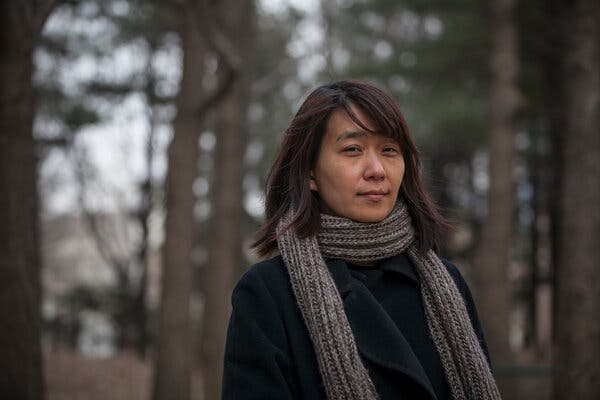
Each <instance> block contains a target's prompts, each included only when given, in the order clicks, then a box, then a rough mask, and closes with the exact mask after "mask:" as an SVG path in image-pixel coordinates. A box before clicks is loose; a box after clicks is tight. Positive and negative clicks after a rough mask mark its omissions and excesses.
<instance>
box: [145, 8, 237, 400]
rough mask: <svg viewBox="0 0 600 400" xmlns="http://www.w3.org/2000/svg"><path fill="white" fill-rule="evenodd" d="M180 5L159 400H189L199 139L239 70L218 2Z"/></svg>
mask: <svg viewBox="0 0 600 400" xmlns="http://www.w3.org/2000/svg"><path fill="white" fill-rule="evenodd" d="M177 4H178V6H179V7H181V8H180V11H181V15H182V22H183V23H182V32H181V37H182V43H183V44H182V47H183V72H182V78H181V83H180V91H179V94H178V95H177V116H176V118H175V121H174V133H173V140H172V142H171V144H170V145H169V154H168V171H167V182H166V185H167V190H166V208H167V210H166V213H167V218H166V226H165V244H164V251H163V277H162V294H161V305H160V317H159V333H158V339H159V340H158V348H157V358H156V365H155V375H154V388H153V399H154V400H162V399H172V398H176V399H181V400H186V399H189V397H190V375H191V360H192V353H191V352H190V348H191V347H192V342H191V326H190V295H191V292H192V268H191V267H192V264H191V263H192V259H191V254H192V246H193V237H194V225H195V218H194V196H193V192H192V186H193V183H194V180H195V179H196V176H197V167H196V165H197V159H198V137H199V134H200V129H201V123H202V117H203V116H204V114H205V112H206V111H207V110H208V109H210V108H211V107H213V106H214V105H215V104H217V103H218V102H219V101H220V100H221V99H222V98H223V97H224V96H225V95H226V94H227V93H228V91H229V90H230V89H231V88H232V86H233V85H234V83H235V80H236V79H237V75H238V71H239V68H240V65H239V57H238V54H237V53H236V52H235V47H233V46H232V45H231V43H230V40H229V38H228V37H227V36H226V35H224V34H223V33H222V32H221V31H220V30H218V29H217V28H216V26H215V21H214V19H215V14H214V13H215V10H214V8H215V6H214V4H213V2H208V1H203V0H186V1H184V2H182V3H177ZM209 47H210V48H211V49H213V50H214V51H215V52H216V53H217V54H218V56H219V69H220V71H222V75H221V76H220V79H219V80H218V82H217V84H216V85H215V86H213V88H212V89H211V90H210V91H209V92H207V91H204V90H202V88H203V87H204V85H203V77H204V74H203V72H204V64H205V55H206V52H207V49H208V48H209Z"/></svg>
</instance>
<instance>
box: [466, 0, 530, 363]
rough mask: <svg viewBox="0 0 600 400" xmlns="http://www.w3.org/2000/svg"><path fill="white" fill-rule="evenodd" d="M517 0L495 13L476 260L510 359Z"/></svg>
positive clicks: (482, 304)
mask: <svg viewBox="0 0 600 400" xmlns="http://www.w3.org/2000/svg"><path fill="white" fill-rule="evenodd" d="M516 7H517V1H516V0H495V1H492V2H491V8H492V31H491V35H492V47H491V49H490V64H489V66H490V70H491V84H490V89H489V146H488V148H489V182H490V187H489V191H488V211H487V217H486V219H485V221H484V225H483V226H482V230H481V242H480V244H479V249H478V251H477V256H476V259H475V270H476V271H477V278H478V282H479V283H480V285H479V289H480V290H479V308H480V310H481V311H480V313H481V318H482V323H483V327H484V329H485V332H486V338H487V341H488V344H489V348H490V352H491V355H492V359H493V360H494V361H495V362H496V363H502V362H507V361H508V360H510V359H511V357H510V347H509V342H508V321H509V319H508V316H509V311H510V297H509V294H510V288H509V285H508V274H507V271H508V265H509V262H510V250H511V238H512V226H513V224H512V220H513V207H514V199H513V197H514V183H513V168H514V158H515V148H514V140H515V133H516V116H517V110H518V107H519V101H520V97H519V96H520V95H519V92H518V89H517V72H518V58H517V57H518V54H517V31H516V20H515V19H516V18H515V14H516Z"/></svg>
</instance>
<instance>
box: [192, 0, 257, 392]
mask: <svg viewBox="0 0 600 400" xmlns="http://www.w3.org/2000/svg"><path fill="white" fill-rule="evenodd" d="M220 7H221V8H220V10H219V11H220V16H221V17H222V19H223V21H222V25H221V26H223V29H224V33H225V35H226V36H227V37H229V38H230V40H231V43H232V45H233V47H234V48H235V49H236V52H237V53H238V54H239V56H240V59H241V60H242V63H247V60H248V57H249V55H250V48H251V46H252V43H251V41H252V36H253V24H254V9H253V4H252V2H251V1H236V0H228V1H223V2H222V3H221V4H220ZM220 75H224V74H220ZM248 78H249V77H248V76H247V75H245V76H241V77H240V79H237V80H236V82H235V83H234V84H233V87H232V88H231V90H230V91H229V92H228V94H227V95H226V97H225V98H224V99H223V100H222V101H221V103H220V104H219V107H218V109H217V120H216V124H217V125H216V131H217V145H216V150H215V167H214V170H213V173H214V176H213V182H214V183H213V187H214V188H213V194H214V195H213V199H212V200H213V210H214V212H213V217H212V218H213V219H212V221H211V225H212V226H211V229H210V232H211V236H210V239H209V255H208V267H207V271H206V273H205V274H204V280H203V291H204V298H205V302H204V317H203V322H202V337H201V355H200V360H201V365H202V371H203V376H204V398H205V399H220V398H221V375H222V371H223V354H224V351H225V336H226V331H227V321H228V320H229V315H230V312H231V307H230V296H231V289H232V287H233V283H234V277H235V276H236V271H237V269H238V268H239V262H240V259H241V243H242V234H241V225H242V213H243V211H242V198H243V193H242V177H243V171H244V169H243V163H244V151H245V148H246V133H247V132H246V129H247V128H246V127H247V123H246V114H247V105H248Z"/></svg>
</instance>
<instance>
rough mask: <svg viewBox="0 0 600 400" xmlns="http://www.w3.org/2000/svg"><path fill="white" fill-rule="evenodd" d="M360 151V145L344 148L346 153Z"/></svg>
mask: <svg viewBox="0 0 600 400" xmlns="http://www.w3.org/2000/svg"><path fill="white" fill-rule="evenodd" d="M359 151H360V147H358V146H348V147H346V148H344V152H346V153H358V152H359Z"/></svg>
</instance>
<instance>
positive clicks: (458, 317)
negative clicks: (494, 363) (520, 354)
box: [277, 199, 500, 400]
mask: <svg viewBox="0 0 600 400" xmlns="http://www.w3.org/2000/svg"><path fill="white" fill-rule="evenodd" d="M293 217H294V211H293V210H292V209H290V210H289V211H288V213H287V214H286V216H285V217H284V218H283V219H282V220H281V221H280V222H279V225H278V229H277V234H278V247H279V251H280V253H281V255H282V257H283V260H284V262H285V265H286V267H287V269H288V271H289V275H290V280H291V284H292V288H293V291H294V295H295V296H296V300H297V303H298V307H299V308H300V311H301V313H302V317H303V318H304V322H305V324H306V327H307V329H308V332H309V335H310V338H311V341H312V344H313V347H314V349H315V353H316V356H317V362H318V365H319V370H320V373H321V377H322V379H323V384H324V386H325V393H326V395H327V398H328V399H329V400H342V399H343V400H353V399H356V400H359V399H360V400H366V399H378V395H377V392H376V390H375V387H374V385H373V382H372V381H371V378H370V377H369V374H368V372H367V369H366V368H365V366H364V364H363V363H362V361H361V358H360V356H359V354H358V349H357V347H356V343H355V341H354V336H353V335H352V330H351V328H350V324H349V322H348V319H347V317H346V314H345V313H344V306H343V302H342V299H341V297H340V294H339V292H338V290H337V288H336V286H335V282H334V280H333V278H332V276H331V274H330V273H329V270H328V269H327V266H326V265H325V261H324V259H323V258H337V259H342V260H345V261H348V262H351V263H358V264H360V263H369V262H375V261H378V260H382V259H385V258H388V257H391V256H393V255H396V254H399V253H402V252H404V251H405V252H406V253H407V254H408V255H409V257H410V258H411V260H412V262H413V264H414V265H415V267H416V270H417V274H418V276H419V282H420V286H421V297H422V299H423V305H424V308H425V314H426V317H427V325H428V329H429V333H430V335H431V337H432V339H433V342H434V344H435V347H436V349H437V351H438V354H439V356H440V360H441V362H442V366H443V368H444V373H445V375H446V380H447V382H448V385H449V387H450V393H451V396H452V398H453V399H456V400H459V399H467V400H475V399H481V400H483V399H485V400H487V399H500V393H499V392H498V388H497V386H496V382H495V380H494V377H493V376H492V373H491V371H490V368H489V366H488V364H487V361H486V358H485V355H484V353H483V350H482V349H481V346H480V344H479V341H478V339H477V336H476V334H475V331H474V330H473V326H472V325H471V321H470V319H469V314H468V312H467V309H466V307H465V304H464V302H463V300H462V296H461V294H460V292H459V291H458V288H457V287H456V285H455V283H454V281H453V279H452V277H451V276H450V274H449V273H448V271H447V269H446V267H445V266H444V265H443V264H442V261H441V260H440V259H439V257H438V256H437V255H436V254H435V253H434V252H433V251H429V252H428V253H427V255H425V256H423V255H421V254H419V252H418V251H417V249H416V247H415V233H414V229H413V226H412V222H411V219H410V215H409V213H408V209H407V208H406V205H405V204H404V202H403V201H402V199H399V200H398V203H397V204H396V206H395V208H394V209H393V211H392V212H391V213H390V215H388V216H387V217H386V218H385V219H384V220H382V221H380V222H376V223H361V222H355V221H352V220H349V219H347V218H342V217H335V216H331V215H324V214H322V215H321V230H320V233H319V234H318V236H311V237H306V238H302V239H301V238H299V237H298V236H297V235H296V233H295V232H294V231H293V229H286V227H288V226H289V225H290V222H291V221H292V219H293Z"/></svg>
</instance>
